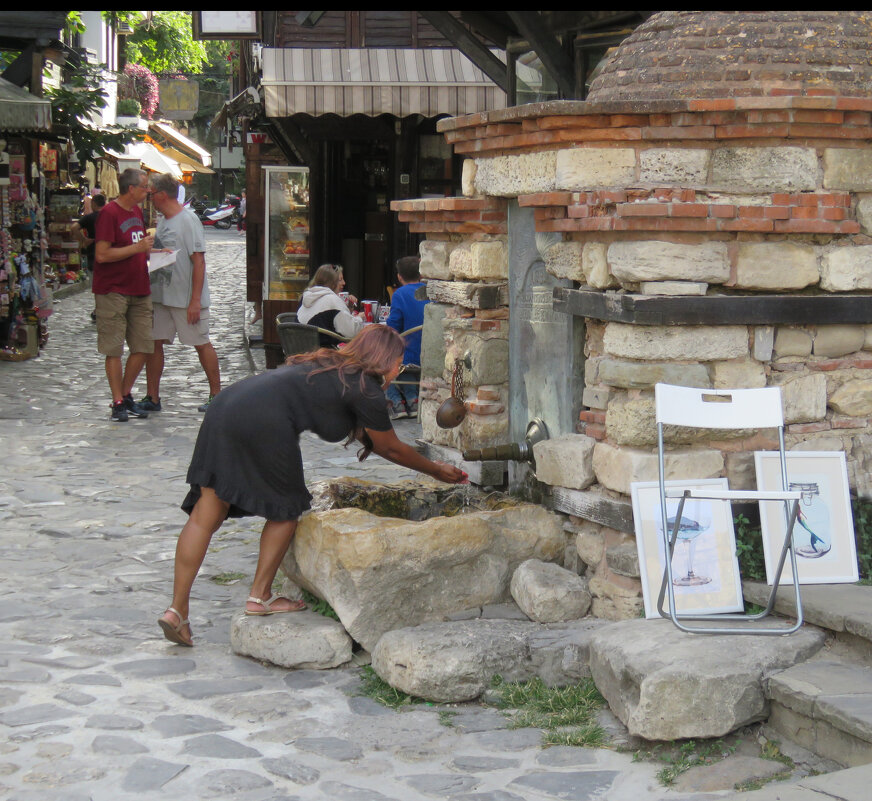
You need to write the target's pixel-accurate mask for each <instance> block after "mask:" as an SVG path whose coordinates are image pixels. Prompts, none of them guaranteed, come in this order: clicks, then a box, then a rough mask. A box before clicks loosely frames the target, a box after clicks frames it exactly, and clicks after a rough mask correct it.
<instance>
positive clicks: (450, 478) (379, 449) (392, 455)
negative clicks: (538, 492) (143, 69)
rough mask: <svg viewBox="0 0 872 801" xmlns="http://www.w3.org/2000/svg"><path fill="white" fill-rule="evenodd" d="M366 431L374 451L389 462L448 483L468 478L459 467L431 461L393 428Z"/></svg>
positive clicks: (456, 482)
mask: <svg viewBox="0 0 872 801" xmlns="http://www.w3.org/2000/svg"><path fill="white" fill-rule="evenodd" d="M366 433H367V434H368V435H369V438H370V439H371V440H372V450H373V452H374V453H377V454H378V455H379V456H382V457H384V458H385V459H387V460H388V461H389V462H394V463H395V464H400V465H402V466H403V467H408V468H409V469H411V470H417V471H419V472H421V473H426V474H427V475H428V476H433V478H436V479H439V481H445V482H446V483H448V484H460V483H462V482H463V481H464V480H465V479H466V474H465V473H464V472H463V471H462V470H461V469H460V468H459V467H453V466H452V465H448V464H442V462H431V461H430V460H429V459H428V458H427V457H426V456H422V455H421V454H420V453H418V451H416V450H415V449H414V448H412V447H410V446H409V445H406V443H405V442H403V441H402V440H400V439H399V438H398V437H397V435H396V432H395V431H394V430H393V429H390V430H389V431H375V430H373V429H371V428H367V429H366Z"/></svg>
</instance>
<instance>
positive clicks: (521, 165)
mask: <svg viewBox="0 0 872 801" xmlns="http://www.w3.org/2000/svg"><path fill="white" fill-rule="evenodd" d="M556 163H557V154H556V153H555V152H554V151H553V150H543V151H540V152H538V153H525V154H523V155H520V156H494V157H492V158H481V159H476V172H475V177H474V187H475V193H476V194H481V195H496V196H497V197H517V196H518V195H529V194H534V193H536V192H551V191H552V190H554V189H559V188H560V187H558V186H557V184H556V181H555V170H556ZM464 194H466V192H465V190H464Z"/></svg>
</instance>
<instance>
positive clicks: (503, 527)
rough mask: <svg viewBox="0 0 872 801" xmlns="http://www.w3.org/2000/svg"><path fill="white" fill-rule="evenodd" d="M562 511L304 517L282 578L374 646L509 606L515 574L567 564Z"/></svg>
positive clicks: (339, 512)
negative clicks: (543, 564) (408, 630)
mask: <svg viewBox="0 0 872 801" xmlns="http://www.w3.org/2000/svg"><path fill="white" fill-rule="evenodd" d="M565 543H566V537H565V534H564V533H563V527H562V522H561V520H560V518H559V517H558V515H556V514H553V513H552V512H548V511H547V510H545V509H543V508H542V507H540V506H535V505H532V504H520V505H518V506H513V507H508V508H505V509H501V510H498V511H493V512H471V513H468V514H464V515H456V516H454V517H434V518H431V519H430V520H426V521H423V522H420V523H417V522H412V521H408V520H401V519H397V518H391V517H379V516H376V515H373V514H370V513H369V512H366V511H364V510H362V509H354V508H345V509H332V510H329V511H326V512H318V513H313V514H309V515H306V516H304V517H303V519H302V520H301V521H300V524H299V525H298V526H297V532H296V535H295V536H294V542H293V547H292V552H289V553H288V555H287V556H286V557H285V560H284V562H283V564H282V570H283V571H284V573H285V574H286V575H287V576H288V577H289V578H291V579H292V580H293V581H295V582H296V583H297V584H299V585H300V586H301V587H305V588H306V589H308V590H309V591H310V592H314V593H315V594H316V595H318V596H319V597H321V598H324V599H325V600H326V601H327V602H328V603H329V604H330V605H331V606H332V607H333V609H334V610H335V611H336V614H337V615H338V616H339V619H340V621H341V622H342V625H343V626H344V627H345V629H346V631H348V633H349V634H350V635H351V636H352V637H353V638H354V639H355V640H357V642H359V643H361V644H362V645H363V646H364V647H365V648H366V649H367V650H370V651H371V650H372V648H373V647H374V646H375V644H376V643H377V642H378V640H379V638H380V637H381V636H382V634H384V633H385V632H386V631H391V630H393V629H396V628H401V627H404V626H414V625H417V624H419V623H423V622H427V621H432V620H441V619H442V618H443V617H444V616H445V615H447V614H450V613H452V612H459V611H462V610H464V609H470V608H472V607H475V606H483V605H485V604H489V603H500V602H503V601H506V600H508V593H509V581H510V580H511V577H512V574H513V573H514V571H515V568H516V567H517V566H518V565H519V564H521V562H524V561H526V560H527V559H541V560H543V561H557V560H559V559H562V558H563V550H564V546H565Z"/></svg>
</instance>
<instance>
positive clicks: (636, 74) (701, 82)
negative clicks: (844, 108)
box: [587, 11, 872, 102]
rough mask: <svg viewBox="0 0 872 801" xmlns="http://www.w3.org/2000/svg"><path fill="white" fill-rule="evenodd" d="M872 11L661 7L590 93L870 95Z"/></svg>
mask: <svg viewBox="0 0 872 801" xmlns="http://www.w3.org/2000/svg"><path fill="white" fill-rule="evenodd" d="M870 52H872V12H869V11H660V12H658V13H656V14H654V15H653V16H652V17H651V18H650V19H649V20H648V21H647V22H645V23H643V24H642V25H640V26H639V27H638V28H637V29H636V30H635V31H634V32H633V33H632V34H631V35H630V36H629V37H627V38H626V39H625V40H624V41H623V42H622V43H621V45H620V46H619V47H618V48H617V49H616V51H615V53H614V55H613V56H612V58H611V59H610V60H609V61H608V63H607V64H606V65H605V66H604V68H603V70H602V72H601V73H600V74H599V75H598V76H597V77H596V79H595V80H594V81H593V83H592V84H591V88H590V93H589V94H588V97H587V99H588V100H589V101H591V102H605V101H612V100H663V99H676V100H677V99H693V98H709V97H750V96H767V95H841V96H862V97H872V63H870V56H869V54H870Z"/></svg>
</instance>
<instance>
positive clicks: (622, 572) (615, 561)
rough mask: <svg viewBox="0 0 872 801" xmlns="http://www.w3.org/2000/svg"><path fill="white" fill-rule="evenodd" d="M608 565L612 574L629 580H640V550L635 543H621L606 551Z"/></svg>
mask: <svg viewBox="0 0 872 801" xmlns="http://www.w3.org/2000/svg"><path fill="white" fill-rule="evenodd" d="M606 564H607V565H608V566H609V570H611V571H612V573H617V574H618V575H619V576H627V577H628V578H635V579H637V578H640V576H641V573H640V572H639V550H638V548H637V547H636V544H635V543H632V544H631V543H629V542H625V543H621V544H620V545H612V546H611V547H610V548H608V549H606Z"/></svg>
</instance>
